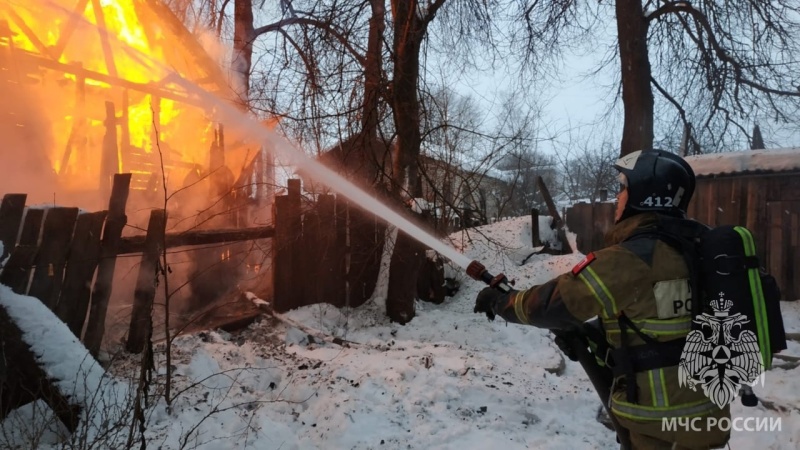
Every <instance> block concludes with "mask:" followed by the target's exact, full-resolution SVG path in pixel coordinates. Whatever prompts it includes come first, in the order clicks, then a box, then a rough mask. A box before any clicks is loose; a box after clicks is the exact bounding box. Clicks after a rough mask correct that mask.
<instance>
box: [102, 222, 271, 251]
mask: <svg viewBox="0 0 800 450" xmlns="http://www.w3.org/2000/svg"><path fill="white" fill-rule="evenodd" d="M274 236H275V227H272V226H265V227H252V228H223V229H218V230H193V231H183V232H180V233H167V234H166V236H165V238H166V242H167V244H166V245H167V248H174V247H183V246H188V245H208V244H222V243H225V242H240V241H252V240H254V239H268V238H272V237H274ZM146 238H147V236H144V235H138V236H127V237H123V238H120V242H119V250H118V252H117V254H118V255H124V254H130V253H141V252H142V251H144V248H145V240H146Z"/></svg>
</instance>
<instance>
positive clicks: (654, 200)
mask: <svg viewBox="0 0 800 450" xmlns="http://www.w3.org/2000/svg"><path fill="white" fill-rule="evenodd" d="M641 204H642V205H646V206H650V207H653V206H655V207H656V208H671V207H672V197H664V199H663V201H662V199H661V197H653V196H652V195H651V196H649V197H647V198H646V199H644V200H642V203H641Z"/></svg>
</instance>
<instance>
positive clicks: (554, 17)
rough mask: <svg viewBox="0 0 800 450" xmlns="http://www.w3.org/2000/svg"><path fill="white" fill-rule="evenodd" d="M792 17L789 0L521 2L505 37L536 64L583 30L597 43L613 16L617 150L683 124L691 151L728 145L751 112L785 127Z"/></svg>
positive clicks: (794, 32) (793, 55) (798, 17)
mask: <svg viewBox="0 0 800 450" xmlns="http://www.w3.org/2000/svg"><path fill="white" fill-rule="evenodd" d="M612 6H613V10H610V8H611V7H612ZM798 13H800V4H798V3H797V2H794V1H791V0H776V1H770V2H764V1H761V0H732V1H725V2H716V1H700V2H692V3H690V2H687V1H664V0H615V1H614V2H613V5H611V4H607V3H597V4H595V3H594V2H579V1H575V0H553V1H549V2H538V1H529V2H527V3H526V6H525V7H524V8H523V9H522V11H521V16H520V20H519V21H518V22H516V23H517V25H518V26H517V28H516V29H515V32H514V34H513V36H514V38H515V40H516V41H517V42H518V43H519V44H520V45H523V46H524V48H526V50H527V52H528V60H527V62H528V63H529V67H539V64H540V63H541V62H542V58H544V57H546V56H548V55H551V54H552V53H553V52H555V53H556V54H557V53H558V52H559V50H561V49H563V48H565V47H568V46H570V45H574V41H571V40H572V39H574V38H575V37H576V36H585V35H586V34H587V33H589V35H590V36H592V38H591V40H590V41H589V42H592V45H596V42H598V39H600V34H599V32H602V31H604V30H602V27H601V26H600V25H601V24H602V23H603V20H602V18H603V17H609V16H611V15H613V17H615V19H616V42H615V43H614V44H613V45H612V47H613V48H615V49H616V51H615V53H616V55H617V56H618V63H617V64H618V65H617V67H618V72H617V73H618V76H619V81H620V84H619V87H620V93H621V100H622V106H623V109H624V124H623V130H622V141H621V144H620V154H623V155H624V154H627V153H630V152H633V151H635V150H639V149H642V148H651V147H652V146H653V143H654V130H655V129H656V128H659V129H660V130H663V132H664V133H667V134H668V135H670V136H674V138H673V139H671V140H670V139H668V140H666V141H664V142H670V143H671V142H676V141H677V140H678V139H679V137H680V136H681V134H682V132H683V129H684V128H688V129H689V130H691V135H690V138H691V140H692V141H693V147H694V148H703V149H705V150H706V151H709V150H713V149H715V148H722V147H724V146H726V145H731V143H732V142H734V140H735V139H736V137H735V135H736V134H737V133H733V132H738V134H739V135H740V136H741V135H744V136H747V135H748V131H747V130H748V129H749V125H748V124H750V123H752V121H753V116H755V115H760V116H761V117H769V118H771V119H773V120H774V121H775V122H777V123H779V124H781V123H783V124H786V123H790V117H791V114H792V113H793V112H795V111H796V108H797V107H798V97H800V92H798V90H797V87H796V86H795V85H796V76H795V74H796V73H797V72H798V69H800V57H799V56H800V55H799V54H798V53H799V52H800V44H798V42H800V40H798V38H799V37H800V35H799V34H798V33H799V32H798V30H799V29H800V28H798V25H800V14H798ZM593 20H594V22H593ZM593 33H596V34H593ZM609 62H610V61H609ZM656 94H657V95H656Z"/></svg>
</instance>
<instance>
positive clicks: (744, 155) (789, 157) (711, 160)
mask: <svg viewBox="0 0 800 450" xmlns="http://www.w3.org/2000/svg"><path fill="white" fill-rule="evenodd" d="M686 161H688V162H689V164H691V166H692V168H693V169H694V172H695V174H696V175H697V176H698V177H711V176H718V175H743V174H748V175H754V174H768V173H784V172H800V149H798V148H790V149H776V150H746V151H738V152H727V153H709V154H705V155H696V156H688V157H686Z"/></svg>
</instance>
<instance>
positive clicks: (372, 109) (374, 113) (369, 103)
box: [361, 0, 386, 138]
mask: <svg viewBox="0 0 800 450" xmlns="http://www.w3.org/2000/svg"><path fill="white" fill-rule="evenodd" d="M370 6H371V7H372V17H371V18H370V19H369V41H368V42H367V55H366V64H365V67H364V104H363V116H362V118H361V125H362V127H361V128H362V133H363V134H364V135H365V136H370V137H372V138H376V137H377V131H378V122H379V116H378V103H379V101H380V94H381V84H382V81H383V80H382V71H381V68H382V66H381V62H382V61H383V55H382V54H381V53H382V52H381V50H382V49H383V37H384V31H385V30H386V23H385V19H386V6H385V4H384V2H383V0H370Z"/></svg>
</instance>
